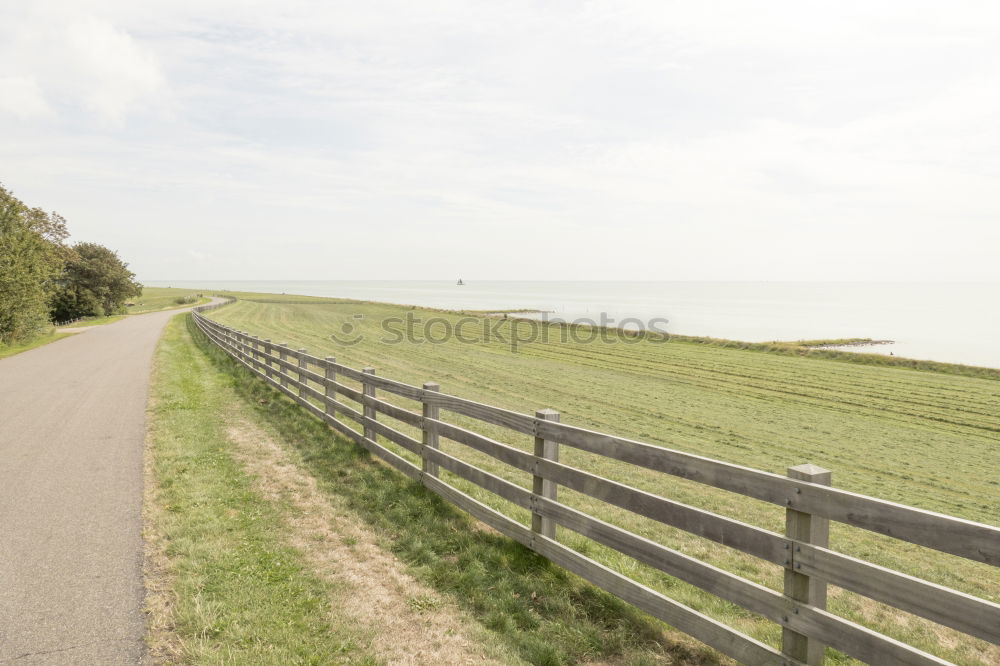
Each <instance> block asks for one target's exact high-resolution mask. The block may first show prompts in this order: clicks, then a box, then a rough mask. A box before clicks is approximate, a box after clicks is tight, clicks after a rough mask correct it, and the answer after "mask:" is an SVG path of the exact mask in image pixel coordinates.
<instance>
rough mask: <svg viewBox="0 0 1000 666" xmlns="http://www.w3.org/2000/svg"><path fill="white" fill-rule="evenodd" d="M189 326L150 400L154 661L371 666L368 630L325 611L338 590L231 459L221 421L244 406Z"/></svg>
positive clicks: (166, 356)
mask: <svg viewBox="0 0 1000 666" xmlns="http://www.w3.org/2000/svg"><path fill="white" fill-rule="evenodd" d="M186 322H187V318H186V317H176V318H174V319H173V320H172V321H171V322H170V323H169V324H168V325H167V328H166V331H165V332H164V335H163V338H162V340H161V342H160V344H159V346H158V348H157V353H156V360H155V370H154V375H153V379H152V385H151V393H150V407H149V419H148V420H149V451H150V460H151V464H150V466H151V476H152V479H151V482H152V483H151V485H152V488H149V489H147V491H148V492H149V501H148V502H147V507H146V512H147V522H146V530H145V538H146V540H147V543H150V542H155V543H158V544H160V547H161V548H162V549H163V551H164V556H165V557H166V558H167V559H168V561H169V567H168V576H169V579H168V582H167V584H166V585H165V587H166V588H167V589H168V592H166V594H165V595H161V596H165V597H166V599H167V601H163V600H162V599H158V600H157V601H155V602H154V601H153V599H154V595H150V596H149V597H148V599H147V603H150V604H153V607H152V608H150V609H149V615H150V618H151V621H150V626H151V631H150V635H149V637H148V640H149V642H150V643H151V648H152V649H153V652H154V655H155V656H156V663H185V664H332V663H337V664H363V665H370V666H375V665H376V664H378V663H380V662H379V661H377V660H375V659H372V658H371V657H370V655H368V654H367V651H366V650H365V648H364V646H365V644H366V642H367V640H368V636H367V635H366V629H365V628H364V627H357V626H354V625H353V623H352V622H351V620H350V618H345V617H343V616H342V615H341V614H340V613H338V612H337V610H336V609H335V608H333V607H332V605H331V598H332V599H334V600H335V599H337V594H338V593H339V594H343V593H344V592H343V591H342V590H337V589H333V588H331V586H329V585H327V584H325V583H323V582H322V581H321V580H319V579H318V578H317V577H316V576H314V575H313V574H312V573H311V572H310V571H309V570H308V567H307V566H306V565H305V564H304V562H303V558H302V555H301V553H299V552H297V551H296V550H295V549H294V548H292V547H290V546H288V545H287V544H286V543H285V541H284V539H283V527H282V523H283V518H282V514H281V510H280V508H279V507H276V506H274V504H272V503H270V502H267V501H266V500H264V499H263V498H262V497H261V496H260V495H259V494H258V493H256V492H254V490H253V488H252V483H251V479H250V478H249V475H248V474H247V473H246V472H245V471H244V469H243V468H242V466H241V465H240V464H239V462H238V461H237V460H236V459H235V457H234V452H233V450H232V445H231V442H230V441H229V439H228V438H227V435H226V429H227V424H228V421H227V419H229V418H230V417H232V416H235V415H238V414H242V413H244V412H245V411H247V410H248V408H247V407H246V406H245V405H243V404H242V403H241V401H240V399H239V397H238V395H237V393H236V392H235V391H234V390H233V387H232V380H231V377H229V376H228V375H227V374H225V373H220V372H218V371H217V370H216V369H215V368H214V367H213V365H212V362H211V360H210V359H209V357H207V356H206V355H205V354H202V353H199V351H198V349H197V347H195V346H194V345H193V344H192V342H191V338H190V335H189V333H188V330H187V327H186V325H185V324H186ZM147 584H148V580H147ZM164 607H165V608H166V609H167V610H162V609H163V608H164ZM164 644H166V645H168V646H170V645H171V644H172V647H170V648H169V649H167V648H164Z"/></svg>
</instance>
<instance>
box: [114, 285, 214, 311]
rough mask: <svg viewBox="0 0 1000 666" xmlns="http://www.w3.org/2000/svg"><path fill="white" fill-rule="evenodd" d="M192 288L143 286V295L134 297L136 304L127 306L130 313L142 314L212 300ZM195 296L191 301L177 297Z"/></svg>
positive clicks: (186, 306) (185, 306)
mask: <svg viewBox="0 0 1000 666" xmlns="http://www.w3.org/2000/svg"><path fill="white" fill-rule="evenodd" d="M198 293H199V292H197V291H192V290H191V289H176V288H173V287H143V289H142V296H139V297H138V298H136V299H134V301H135V305H132V306H131V307H129V308H127V310H128V314H142V313H144V312H155V311H158V310H173V309H176V308H188V307H191V306H192V305H201V304H203V303H208V301H209V300H210V299H209V298H208V297H207V296H201V297H199V296H198ZM186 298H194V299H195V300H194V301H192V302H191V303H178V302H177V299H186Z"/></svg>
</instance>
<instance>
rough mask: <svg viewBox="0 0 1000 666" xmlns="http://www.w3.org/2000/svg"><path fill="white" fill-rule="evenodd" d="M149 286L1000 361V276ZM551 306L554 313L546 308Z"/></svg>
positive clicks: (932, 357) (921, 356)
mask: <svg viewBox="0 0 1000 666" xmlns="http://www.w3.org/2000/svg"><path fill="white" fill-rule="evenodd" d="M147 284H149V286H160V287H166V286H174V287H187V288H197V289H203V290H208V291H212V290H219V291H221V290H233V291H251V292H268V293H276V294H281V293H285V294H303V295H309V296H334V297H342V298H350V299H359V300H371V301H381V302H385V303H399V304H406V305H422V306H429V307H439V308H447V309H453V310H512V309H519V308H526V309H531V310H536V311H539V312H538V313H535V314H534V315H530V316H536V317H542V316H544V317H548V318H559V319H563V320H566V321H574V320H584V321H594V322H601V318H602V315H603V317H604V321H605V322H606V323H608V324H609V325H616V324H618V323H620V322H622V321H623V320H627V319H628V320H632V321H631V322H629V323H627V324H626V326H627V327H635V325H636V324H635V321H636V320H638V321H640V322H644V323H648V322H650V321H652V320H654V319H657V320H660V321H662V320H663V319H666V320H668V323H666V324H663V323H656V324H655V327H656V328H659V329H665V330H667V331H668V332H669V333H674V334H681V335H705V336H712V337H718V338H729V339H734V340H746V341H752V342H761V341H771V340H812V339H829V338H872V339H876V340H892V341H893V344H887V345H877V346H871V347H856V348H852V351H862V352H874V353H880V354H890V353H891V354H894V355H896V356H904V357H909V358H918V359H930V360H936V361H945V362H949V363H966V364H971V365H981V366H987V367H994V368H1000V309H998V307H997V304H998V302H1000V298H998V297H1000V284H997V283H866V282H617V281H572V282H569V281H567V282H554V281H553V282H529V281H478V280H469V279H467V280H465V284H464V285H462V286H459V285H457V284H456V281H419V280H414V281H378V280H374V281H244V280H221V281H220V280H197V281H172V282H171V281H150V282H148V283H147ZM542 313H544V314H542Z"/></svg>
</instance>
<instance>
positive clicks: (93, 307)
mask: <svg viewBox="0 0 1000 666" xmlns="http://www.w3.org/2000/svg"><path fill="white" fill-rule="evenodd" d="M72 250H73V255H72V256H71V257H70V259H69V261H68V262H67V263H66V269H65V271H64V272H63V275H62V278H61V279H60V281H59V282H60V284H59V288H58V290H57V292H56V295H55V299H54V300H53V303H52V317H53V319H55V320H56V321H61V320H66V319H72V318H74V317H85V316H90V315H95V316H98V317H100V316H104V315H111V314H116V313H119V312H124V310H125V302H126V301H127V300H128V299H129V298H131V297H133V296H140V295H141V294H142V285H141V284H139V283H138V282H136V280H135V273H133V272H132V271H130V270H129V269H128V264H126V263H125V262H124V261H122V260H121V259H120V258H119V257H118V254H117V253H116V252H115V251H114V250H109V249H108V248H106V247H104V246H103V245H98V244H97V243H77V244H76V245H74V246H73V248H72Z"/></svg>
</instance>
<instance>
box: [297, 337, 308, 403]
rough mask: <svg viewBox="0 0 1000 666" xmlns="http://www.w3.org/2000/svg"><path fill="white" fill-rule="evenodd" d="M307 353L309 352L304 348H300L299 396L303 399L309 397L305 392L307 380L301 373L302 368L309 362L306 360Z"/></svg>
mask: <svg viewBox="0 0 1000 666" xmlns="http://www.w3.org/2000/svg"><path fill="white" fill-rule="evenodd" d="M308 353H309V352H307V351H306V350H305V349H300V350H299V373H298V375H299V397H300V398H302V399H303V400H306V399H308V397H309V394H308V393H307V392H306V387H308V386H309V380H308V379H306V376H305V375H304V374H303V373H302V370H305V369H306V367H307V366H308V364H309V362H308V361H306V354H308Z"/></svg>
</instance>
